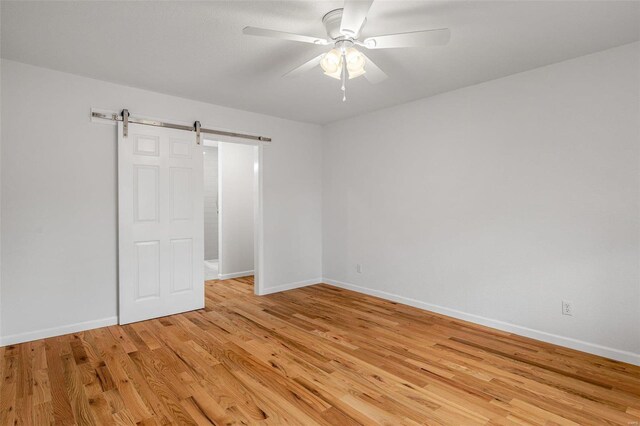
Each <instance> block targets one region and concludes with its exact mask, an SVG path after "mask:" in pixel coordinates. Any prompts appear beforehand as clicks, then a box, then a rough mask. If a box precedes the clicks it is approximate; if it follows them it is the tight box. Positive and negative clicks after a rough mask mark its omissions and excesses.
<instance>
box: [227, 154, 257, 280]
mask: <svg viewBox="0 0 640 426" xmlns="http://www.w3.org/2000/svg"><path fill="white" fill-rule="evenodd" d="M256 154H257V153H256V147H254V146H250V145H242V144H237V143H228V142H220V143H219V144H218V158H219V167H218V168H219V170H220V221H221V232H220V237H221V238H220V264H219V268H220V278H221V279H226V278H231V277H237V276H244V275H251V274H253V251H254V239H253V236H254V232H253V231H254V229H253V228H254V202H253V199H254V189H255V188H254V180H255V179H254V175H255V172H254V161H255V159H256Z"/></svg>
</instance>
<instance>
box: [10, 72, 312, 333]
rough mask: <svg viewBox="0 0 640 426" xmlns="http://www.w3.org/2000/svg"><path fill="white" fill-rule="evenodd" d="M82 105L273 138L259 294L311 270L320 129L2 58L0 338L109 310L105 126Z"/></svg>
mask: <svg viewBox="0 0 640 426" xmlns="http://www.w3.org/2000/svg"><path fill="white" fill-rule="evenodd" d="M92 107H95V108H104V109H109V110H119V109H121V108H128V109H129V110H130V111H131V112H132V113H134V114H135V113H138V114H142V115H146V116H151V117H159V118H160V117H162V118H166V119H167V120H176V121H185V122H193V121H195V120H200V121H201V122H202V126H203V127H211V128H221V129H230V130H235V131H242V132H248V133H254V134H261V135H265V136H270V137H272V138H273V142H272V143H271V144H270V145H269V146H266V147H264V150H263V170H262V174H263V210H264V233H263V241H264V252H265V259H264V265H262V269H263V278H264V283H265V291H267V292H269V291H275V290H278V289H282V288H287V287H291V286H295V285H300V283H301V282H302V283H309V282H316V281H317V280H318V279H319V277H321V227H320V225H321V164H320V158H321V136H322V130H321V128H320V127H319V126H317V125H311V124H304V123H298V122H293V121H287V120H283V119H277V118H273V117H269V116H265V115H260V114H254V113H248V112H243V111H239V110H234V109H230V108H225V107H221V106H216V105H210V104H206V103H202V102H195V101H191V100H187V99H182V98H177V97H172V96H168V95H162V94H158V93H153V92H148V91H144V90H138V89H134V88H130V87H125V86H120V85H116V84H111V83H106V82H101V81H97V80H92V79H88V78H83V77H79V76H75V75H71V74H65V73H61V72H56V71H51V70H47V69H43V68H37V67H33V66H30V65H25V64H20V63H17V62H12V61H6V60H3V61H2V122H3V124H4V126H3V127H2V163H1V167H2V180H1V181H2V187H1V193H2V208H1V211H0V213H1V215H2V219H3V220H2V228H1V235H2V238H1V240H2V244H1V246H2V247H1V249H2V257H3V258H2V270H1V279H2V306H1V311H2V312H1V315H2V320H1V323H2V330H1V333H2V336H3V342H4V343H8V342H11V341H18V340H29V339H33V338H37V337H40V336H43V335H46V334H60V333H61V332H69V331H73V330H76V329H79V328H87V327H94V326H99V325H103V324H106V323H111V322H113V321H114V319H115V316H116V313H117V312H116V300H117V299H116V288H117V281H116V277H117V269H116V268H117V265H116V258H117V257H116V256H117V252H116V247H117V244H116V235H117V225H116V215H117V210H116V209H117V207H116V200H117V197H116V188H117V186H116V176H117V174H116V128H115V126H111V125H106V124H98V123H91V122H90V120H89V111H90V108H92ZM282 286H284V287H282ZM43 330H44V331H43Z"/></svg>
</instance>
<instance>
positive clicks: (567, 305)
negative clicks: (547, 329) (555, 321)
mask: <svg viewBox="0 0 640 426" xmlns="http://www.w3.org/2000/svg"><path fill="white" fill-rule="evenodd" d="M562 315H569V316H573V303H572V302H568V301H566V300H563V301H562Z"/></svg>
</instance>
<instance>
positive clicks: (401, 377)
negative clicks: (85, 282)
mask: <svg viewBox="0 0 640 426" xmlns="http://www.w3.org/2000/svg"><path fill="white" fill-rule="evenodd" d="M0 360H1V361H2V362H1V363H0V370H1V373H2V376H1V377H2V381H1V382H0V383H1V389H0V423H1V424H50V423H55V424H83V425H84V424H101V425H106V424H145V425H146V424H210V423H213V424H219V425H222V424H234V423H237V424H256V423H264V424H273V425H284V424H299V425H313V424H332V425H351V424H390V425H400V424H451V425H472V424H496V425H497V424H581V425H587V424H598V425H601V424H620V425H634V424H635V425H637V424H638V421H639V420H640V367H635V366H632V365H629V364H624V363H620V362H615V361H611V360H607V359H604V358H600V357H597V356H592V355H588V354H584V353H581V352H577V351H573V350H569V349H565V348H561V347H558V346H554V345H550V344H546V343H541V342H538V341H534V340H531V339H527V338H523V337H519V336H516V335H512V334H508V333H503V332H500V331H496V330H493V329H489V328H486V327H481V326H477V325H473V324H470V323H465V322H462V321H457V320H453V319H451V318H448V317H444V316H441V315H437V314H433V313H430V312H426V311H422V310H419V309H415V308H412V307H408V306H404V305H400V304H396V303H392V302H387V301H383V300H381V299H376V298H373V297H369V296H365V295H362V294H358V293H354V292H351V291H347V290H342V289H338V288H335V287H331V286H328V285H317V286H312V287H307V288H302V289H297V290H291V291H287V292H284V293H279V294H273V295H269V296H263V297H257V296H254V295H253V289H252V279H251V278H250V277H249V278H239V279H233V280H227V281H212V282H209V283H207V285H206V308H205V309H203V310H200V311H195V312H189V313H185V314H180V315H173V316H170V317H165V318H160V319H155V320H151V321H144V322H140V323H136V324H131V325H127V326H113V327H106V328H100V329H96V330H91V331H86V332H82V333H76V334H70V335H66V336H61V337H55V338H50V339H45V340H38V341H34V342H30V343H24V344H19V345H11V346H8V347H4V348H1V349H0ZM634 422H635V423H634Z"/></svg>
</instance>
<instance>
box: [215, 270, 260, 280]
mask: <svg viewBox="0 0 640 426" xmlns="http://www.w3.org/2000/svg"><path fill="white" fill-rule="evenodd" d="M249 275H253V270H251V271H241V272H232V273H230V274H218V279H219V280H230V279H231V278H239V277H246V276H249Z"/></svg>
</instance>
